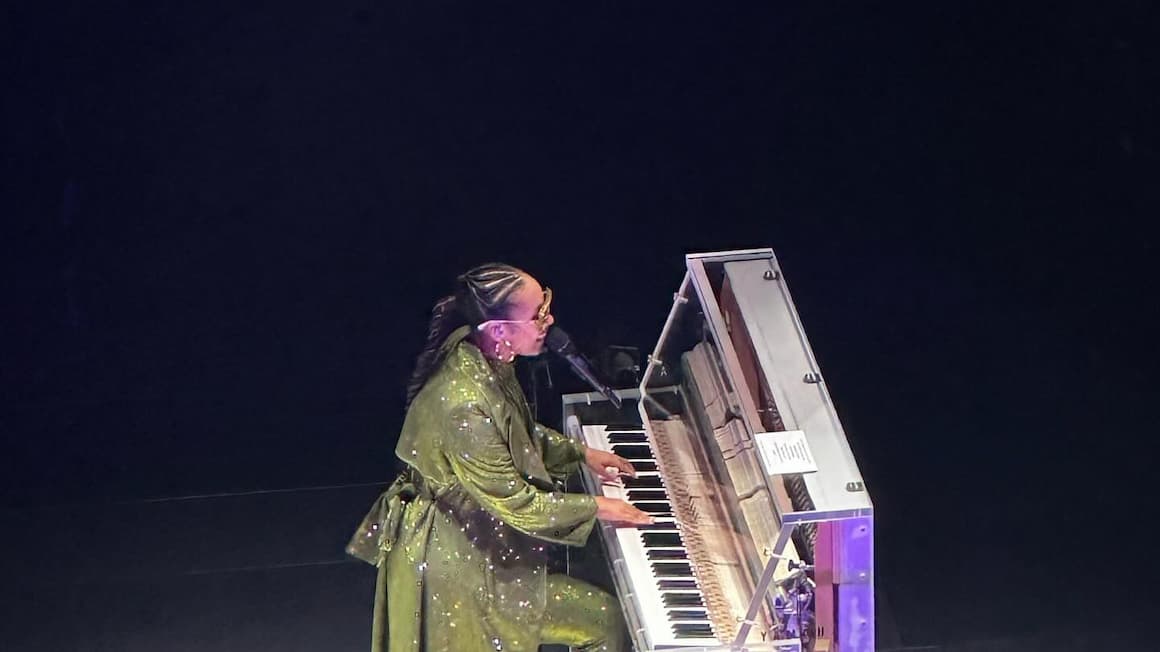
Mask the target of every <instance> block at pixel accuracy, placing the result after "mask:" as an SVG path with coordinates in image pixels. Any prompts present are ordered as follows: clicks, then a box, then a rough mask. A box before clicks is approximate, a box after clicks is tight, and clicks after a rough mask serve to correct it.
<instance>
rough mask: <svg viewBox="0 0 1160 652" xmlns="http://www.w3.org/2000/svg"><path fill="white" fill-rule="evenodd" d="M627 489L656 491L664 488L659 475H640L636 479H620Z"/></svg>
mask: <svg viewBox="0 0 1160 652" xmlns="http://www.w3.org/2000/svg"><path fill="white" fill-rule="evenodd" d="M621 481H622V482H623V483H624V486H625V488H627V489H657V488H660V487H663V486H665V485H664V483H662V482H661V477H660V476H659V475H642V476H640V477H636V478H621Z"/></svg>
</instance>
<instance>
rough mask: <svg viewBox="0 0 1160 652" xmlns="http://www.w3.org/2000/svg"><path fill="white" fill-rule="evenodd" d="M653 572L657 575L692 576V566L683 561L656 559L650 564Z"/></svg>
mask: <svg viewBox="0 0 1160 652" xmlns="http://www.w3.org/2000/svg"><path fill="white" fill-rule="evenodd" d="M651 565H652V569H653V574H654V575H656V576H657V577H692V576H693V567H692V566H690V565H689V563H688V562H683V561H658V562H653V563H652V564H651Z"/></svg>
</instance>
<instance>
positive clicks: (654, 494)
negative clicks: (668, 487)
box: [628, 489, 669, 503]
mask: <svg viewBox="0 0 1160 652" xmlns="http://www.w3.org/2000/svg"><path fill="white" fill-rule="evenodd" d="M668 499H669V492H667V491H665V490H663V489H631V490H629V492H628V502H630V503H632V502H636V501H638V500H665V501H667V500H668Z"/></svg>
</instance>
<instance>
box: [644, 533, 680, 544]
mask: <svg viewBox="0 0 1160 652" xmlns="http://www.w3.org/2000/svg"><path fill="white" fill-rule="evenodd" d="M640 538H641V539H642V540H644V547H646V548H654V547H656V546H683V545H685V544H684V542H683V541H681V535H679V534H677V533H676V532H645V533H644V534H642V535H640Z"/></svg>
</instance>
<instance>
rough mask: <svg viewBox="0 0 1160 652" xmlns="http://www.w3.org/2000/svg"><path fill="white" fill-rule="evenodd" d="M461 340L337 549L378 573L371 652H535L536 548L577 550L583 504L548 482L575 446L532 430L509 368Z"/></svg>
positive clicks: (539, 610) (574, 455) (543, 576)
mask: <svg viewBox="0 0 1160 652" xmlns="http://www.w3.org/2000/svg"><path fill="white" fill-rule="evenodd" d="M469 332H470V331H469V329H468V328H466V327H464V328H461V329H459V330H457V331H455V332H454V333H452V335H451V336H450V337H449V338H448V339H447V341H446V342H445V343H444V345H443V353H444V358H443V363H442V365H441V366H440V368H439V369H438V370H437V371H436V372H435V373H434V374H433V375H432V376H431V378H430V379H429V380H428V382H427V384H426V385H425V386H424V388H423V390H422V391H421V392H420V393H419V394H418V396H416V397H415V400H414V401H412V403H411V406H410V409H409V410H408V411H407V417H406V420H405V422H404V424H403V430H402V433H401V434H400V436H399V444H398V447H397V449H396V454H397V455H398V456H399V458H400V459H402V460H403V461H404V462H406V463H407V465H408V468H409V472H408V473H404V475H403V476H402V477H400V479H399V480H397V481H396V482H395V484H394V485H392V486H391V488H390V489H388V490H387V491H386V492H385V493H384V494H383V495H382V496H381V497H380V499H379V501H378V502H377V503H376V504H375V506H374V508H373V509H372V510H371V513H370V514H368V515H367V519H366V520H365V521H364V522H363V525H362V526H361V527H360V529H359V531H358V532H356V533H355V536H354V538H353V539H352V541H351V545H350V547H349V548H348V551H349V552H350V553H351V554H353V555H355V556H357V557H359V558H361V559H364V560H366V561H370V562H371V563H374V564H376V565H377V566H378V568H379V577H378V583H377V589H376V595H375V613H374V627H373V645H372V650H373V651H374V652H421V651H422V652H427V651H432V650H449V651H454V652H474V651H476V650H479V651H482V650H506V651H508V652H525V651H527V652H535V650H536V649H537V646H538V640H536V636H537V633H538V632H539V631H540V623H541V622H542V620H543V617H544V612H545V607H546V595H545V593H546V589H545V587H546V580H547V571H546V569H545V565H546V550H545V544H547V543H562V544H568V545H583V544H584V541H585V540H586V539H587V537H588V534H589V532H590V531H591V530H592V527H593V525H594V524H595V514H596V503H595V501H594V500H593V499H592V497H591V496H588V495H584V494H571V493H562V492H560V491H558V490H557V485H556V482H555V481H557V480H560V479H562V478H564V477H565V476H566V475H567V474H568V473H570V472H572V471H573V470H575V469H576V468H577V467H578V464H579V463H580V462H582V461H583V459H584V447H583V444H580V443H579V442H576V441H574V440H571V439H569V438H567V437H565V436H564V435H562V434H560V433H558V432H556V431H555V430H552V429H550V428H547V427H545V426H542V425H540V424H537V423H536V422H535V421H534V420H533V418H532V415H531V411H530V410H529V408H528V404H527V401H526V399H525V397H524V394H523V390H522V389H521V388H520V385H519V382H518V381H517V379H516V377H515V373H514V370H513V368H512V366H511V365H508V364H503V363H495V362H489V361H488V359H486V358H485V357H484V356H483V355H482V354H481V353H480V351H479V349H477V348H476V347H475V346H474V345H473V344H471V343H470V342H468V341H466V340H465V339H464V338H465V337H466V336H467V334H468V333H469ZM578 606H579V605H578Z"/></svg>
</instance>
